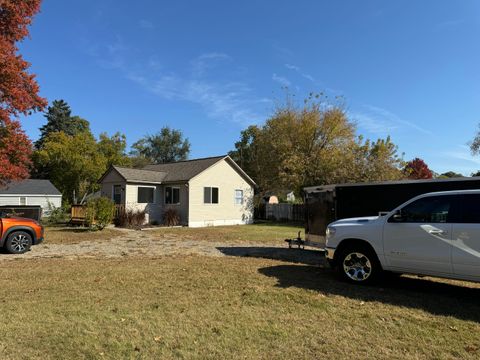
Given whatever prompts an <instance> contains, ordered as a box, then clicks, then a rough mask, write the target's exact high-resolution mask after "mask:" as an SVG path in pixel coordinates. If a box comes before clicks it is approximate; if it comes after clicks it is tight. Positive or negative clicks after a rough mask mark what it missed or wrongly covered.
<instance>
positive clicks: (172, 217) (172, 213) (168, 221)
mask: <svg viewBox="0 0 480 360" xmlns="http://www.w3.org/2000/svg"><path fill="white" fill-rule="evenodd" d="M178 224H180V215H179V214H178V211H177V210H175V209H167V210H165V212H164V213H163V225H165V226H177V225H178Z"/></svg>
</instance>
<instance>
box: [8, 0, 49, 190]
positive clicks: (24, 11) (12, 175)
mask: <svg viewBox="0 0 480 360" xmlns="http://www.w3.org/2000/svg"><path fill="white" fill-rule="evenodd" d="M39 10H40V0H22V1H18V0H1V1H0V184H1V183H5V182H7V181H10V180H17V179H23V178H26V177H28V175H29V171H28V169H29V166H30V164H31V161H30V155H31V151H32V144H31V142H30V140H29V139H28V137H27V136H26V134H25V132H24V131H23V130H22V128H21V126H20V122H19V121H18V117H19V116H20V115H28V114H30V113H31V112H33V111H41V110H43V108H44V107H45V106H46V104H47V103H46V100H45V99H43V98H41V97H40V96H39V95H38V92H39V87H38V84H37V82H36V81H35V75H33V74H30V73H28V68H29V66H30V64H29V63H28V62H26V61H25V60H23V58H22V56H21V55H19V54H18V47H17V45H16V44H17V42H19V41H21V40H22V39H23V38H25V37H26V36H28V25H30V24H31V22H32V18H33V16H34V15H35V14H36V13H37V12H38V11H39Z"/></svg>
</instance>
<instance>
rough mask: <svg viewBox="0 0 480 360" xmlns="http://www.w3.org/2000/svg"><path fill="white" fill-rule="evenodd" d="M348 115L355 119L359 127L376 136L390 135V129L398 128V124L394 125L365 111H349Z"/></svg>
mask: <svg viewBox="0 0 480 360" xmlns="http://www.w3.org/2000/svg"><path fill="white" fill-rule="evenodd" d="M349 117H350V118H351V119H352V120H353V121H355V122H356V123H357V124H358V126H359V127H360V128H362V129H364V130H366V131H368V132H369V133H372V134H375V135H377V136H386V135H390V134H391V133H392V131H394V130H395V129H397V128H398V126H394V125H393V124H391V123H390V122H388V121H385V120H382V119H379V118H377V117H375V116H371V115H368V114H365V113H355V112H354V113H349Z"/></svg>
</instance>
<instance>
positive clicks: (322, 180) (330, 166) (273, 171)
mask: <svg viewBox="0 0 480 360" xmlns="http://www.w3.org/2000/svg"><path fill="white" fill-rule="evenodd" d="M355 130H356V129H355V124H354V123H353V122H351V121H350V120H349V119H348V117H347V113H346V112H345V110H344V106H343V104H342V103H341V102H338V101H337V102H330V101H328V100H327V99H326V98H324V97H323V96H322V95H314V94H311V95H310V96H309V97H308V98H307V99H306V100H305V102H304V103H303V105H302V106H296V105H295V104H294V103H293V102H292V101H291V100H290V99H289V98H287V102H286V103H285V104H280V105H279V106H277V108H276V109H275V111H274V113H273V115H272V116H271V117H270V118H269V119H268V120H267V121H266V123H265V125H263V126H262V127H257V126H251V127H249V128H247V129H246V130H244V131H242V133H241V139H240V141H238V142H237V143H235V150H233V151H231V152H230V156H231V157H232V158H233V159H234V160H235V161H236V162H237V163H238V164H239V165H240V166H241V167H242V168H243V169H245V171H246V172H247V173H248V174H249V175H251V176H252V177H253V179H254V180H255V181H256V182H257V184H258V185H259V187H260V190H261V191H277V190H281V189H294V190H295V192H296V193H297V195H298V194H299V193H300V191H301V189H302V188H303V187H305V186H308V185H322V184H332V183H341V182H353V181H374V180H391V179H398V178H401V177H402V176H403V175H402V172H401V171H400V170H399V169H400V167H401V166H402V165H403V161H402V159H401V158H400V157H399V156H398V155H397V147H396V145H395V144H393V143H392V141H391V139H390V138H387V139H379V140H377V141H376V142H371V141H369V140H367V141H364V140H363V138H362V137H356V135H355Z"/></svg>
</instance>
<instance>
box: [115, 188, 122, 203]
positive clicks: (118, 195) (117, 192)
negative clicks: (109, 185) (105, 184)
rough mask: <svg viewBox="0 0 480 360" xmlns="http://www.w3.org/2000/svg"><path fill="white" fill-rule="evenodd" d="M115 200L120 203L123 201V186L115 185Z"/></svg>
mask: <svg viewBox="0 0 480 360" xmlns="http://www.w3.org/2000/svg"><path fill="white" fill-rule="evenodd" d="M113 202H114V203H115V204H117V205H119V204H120V203H121V202H122V186H121V185H113Z"/></svg>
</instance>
